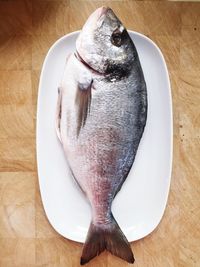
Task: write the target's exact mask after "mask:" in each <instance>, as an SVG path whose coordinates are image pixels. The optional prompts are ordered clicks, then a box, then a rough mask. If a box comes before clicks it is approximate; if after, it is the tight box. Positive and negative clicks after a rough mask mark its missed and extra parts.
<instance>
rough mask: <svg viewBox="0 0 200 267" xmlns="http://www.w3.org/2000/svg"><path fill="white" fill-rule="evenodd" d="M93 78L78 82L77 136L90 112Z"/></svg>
mask: <svg viewBox="0 0 200 267" xmlns="http://www.w3.org/2000/svg"><path fill="white" fill-rule="evenodd" d="M92 83H93V80H92V79H91V80H88V79H87V80H86V81H85V82H84V83H82V82H78V85H77V92H76V98H75V103H76V106H77V137H78V136H79V133H80V130H81V128H82V127H84V125H85V123H86V120H87V116H88V114H89V112H90V104H91V97H92Z"/></svg>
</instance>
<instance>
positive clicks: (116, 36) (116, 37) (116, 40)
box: [111, 30, 122, 47]
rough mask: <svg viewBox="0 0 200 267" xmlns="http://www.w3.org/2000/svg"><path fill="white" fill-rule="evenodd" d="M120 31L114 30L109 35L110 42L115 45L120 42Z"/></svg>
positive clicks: (118, 45) (118, 44)
mask: <svg viewBox="0 0 200 267" xmlns="http://www.w3.org/2000/svg"><path fill="white" fill-rule="evenodd" d="M121 35H122V33H121V32H120V31H119V30H115V31H114V32H113V33H112V35H111V43H112V44H113V45H115V46H117V47H120V46H121V44H122V36H121Z"/></svg>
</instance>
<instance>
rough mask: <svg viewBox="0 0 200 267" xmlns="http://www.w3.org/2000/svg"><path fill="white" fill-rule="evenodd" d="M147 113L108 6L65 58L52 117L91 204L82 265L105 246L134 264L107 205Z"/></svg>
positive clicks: (140, 82)
mask: <svg viewBox="0 0 200 267" xmlns="http://www.w3.org/2000/svg"><path fill="white" fill-rule="evenodd" d="M94 24H95V26H94ZM107 35H108V37H107ZM97 37H98V38H97ZM99 38H100V39H99ZM101 38H103V40H104V41H102V39H101ZM112 38H113V39H112ZM120 38H121V39H120ZM97 39H98V40H97ZM101 43H104V44H105V45H101ZM92 44H93V47H92ZM105 46H106V47H105ZM91 47H92V48H91ZM89 48H91V53H89V52H88V51H89V50H88V49H89ZM105 49H107V51H104V50H105ZM146 117H147V91H146V84H145V80H144V76H143V72H142V69H141V65H140V61H139V57H138V54H137V51H136V48H135V46H134V44H133V43H132V41H131V39H130V37H129V35H128V33H127V31H126V29H125V28H124V27H123V25H122V24H121V22H120V21H119V20H118V18H117V17H116V16H115V14H114V13H113V11H112V10H111V9H109V8H104V7H103V8H100V9H98V10H97V11H95V12H94V13H93V14H92V15H91V17H90V18H89V19H88V21H87V23H86V24H85V26H84V27H83V30H82V32H81V34H80V36H79V38H78V40H77V51H76V52H75V53H74V54H71V55H70V56H69V58H68V60H67V63H66V66H65V70H64V74H63V79H62V81H61V84H60V90H59V97H58V108H57V120H56V122H57V124H56V125H57V126H56V128H57V133H58V137H59V139H60V140H61V142H62V145H63V149H64V152H65V155H66V158H67V161H68V164H69V166H70V169H71V171H72V174H73V177H74V178H75V180H76V181H77V183H78V184H79V186H80V187H81V189H82V190H83V192H84V193H85V195H86V197H87V198H88V200H89V202H90V204H91V208H92V222H91V226H90V229H89V232H88V236H87V240H86V243H85V245H84V248H83V254H82V258H81V264H84V263H86V262H88V261H89V260H90V259H92V258H93V257H95V256H96V255H98V254H99V253H101V252H102V251H103V250H104V249H107V250H109V251H110V252H111V253H113V254H115V255H116V256H119V257H121V258H123V259H125V260H127V261H128V262H134V258H133V254H132V252H131V249H130V245H129V244H128V241H127V239H126V237H125V236H124V234H123V233H122V231H121V229H120V228H119V226H118V224H117V222H116V221H115V219H114V217H113V215H112V212H111V205H112V201H113V199H114V197H115V196H116V194H117V193H118V191H119V190H120V188H121V186H122V185H123V183H124V181H125V179H126V178H127V176H128V173H129V171H130V168H131V166H132V164H133V162H134V159H135V156H136V152H137V149H138V146H139V143H140V139H141V137H142V134H143V131H144V127H145V124H146Z"/></svg>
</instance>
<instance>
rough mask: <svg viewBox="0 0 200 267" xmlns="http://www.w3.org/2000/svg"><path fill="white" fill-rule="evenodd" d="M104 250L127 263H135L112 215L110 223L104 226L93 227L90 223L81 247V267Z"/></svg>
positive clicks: (128, 245)
mask: <svg viewBox="0 0 200 267" xmlns="http://www.w3.org/2000/svg"><path fill="white" fill-rule="evenodd" d="M104 250H108V251H110V252H111V253H112V254H113V255H115V256H117V257H119V258H121V259H123V260H125V261H127V262H129V263H134V261H135V260H134V256H133V253H132V250H131V246H130V244H129V242H128V240H127V239H126V237H125V235H124V234H123V232H122V230H121V229H120V228H119V225H118V224H117V222H116V221H115V219H114V217H113V215H112V221H111V223H110V224H107V225H106V226H105V225H100V224H98V225H95V224H93V222H91V224H90V228H89V231H88V235H87V239H86V242H85V244H84V247H83V252H82V256H81V262H80V263H81V265H83V264H85V263H87V262H89V261H90V260H91V259H93V258H94V257H96V256H97V255H99V254H100V253H101V252H103V251H104Z"/></svg>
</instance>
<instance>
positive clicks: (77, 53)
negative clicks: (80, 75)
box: [74, 50, 104, 75]
mask: <svg viewBox="0 0 200 267" xmlns="http://www.w3.org/2000/svg"><path fill="white" fill-rule="evenodd" d="M74 56H75V57H76V58H77V59H78V61H80V62H81V63H82V64H83V65H84V66H85V67H86V68H88V69H89V70H91V71H92V72H93V73H95V74H98V75H104V73H102V72H99V71H98V70H96V69H94V68H93V67H91V66H90V65H89V64H88V63H87V62H86V61H85V60H84V59H83V58H82V57H81V55H80V54H79V52H78V51H77V50H76V52H75V53H74Z"/></svg>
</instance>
